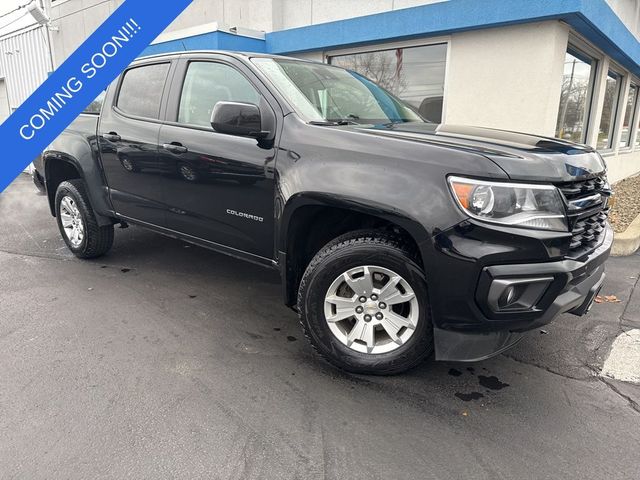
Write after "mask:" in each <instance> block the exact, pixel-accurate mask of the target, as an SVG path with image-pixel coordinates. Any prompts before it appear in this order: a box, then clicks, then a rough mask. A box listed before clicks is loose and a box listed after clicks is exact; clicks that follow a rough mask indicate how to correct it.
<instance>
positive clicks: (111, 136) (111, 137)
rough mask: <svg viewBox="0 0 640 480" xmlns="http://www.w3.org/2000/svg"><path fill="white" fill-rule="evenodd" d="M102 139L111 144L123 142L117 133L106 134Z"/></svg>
mask: <svg viewBox="0 0 640 480" xmlns="http://www.w3.org/2000/svg"><path fill="white" fill-rule="evenodd" d="M102 138H104V139H105V140H108V141H110V142H119V141H120V140H121V137H120V135H118V134H117V133H116V132H109V133H105V134H103V135H102Z"/></svg>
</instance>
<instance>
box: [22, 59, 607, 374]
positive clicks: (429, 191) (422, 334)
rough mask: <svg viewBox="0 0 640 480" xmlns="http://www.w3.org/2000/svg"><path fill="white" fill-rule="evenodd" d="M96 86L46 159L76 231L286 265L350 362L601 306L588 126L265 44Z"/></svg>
mask: <svg viewBox="0 0 640 480" xmlns="http://www.w3.org/2000/svg"><path fill="white" fill-rule="evenodd" d="M97 103H98V104H101V107H100V108H98V109H95V110H96V111H97V112H99V113H90V114H82V115H80V116H79V117H78V118H77V119H76V120H75V122H74V123H73V124H72V125H71V126H70V127H69V128H68V129H67V130H66V131H65V132H64V133H63V134H62V135H60V137H58V138H57V139H56V140H55V141H54V142H53V143H52V144H51V145H50V146H49V147H48V148H47V150H46V151H45V152H44V153H43V155H42V157H41V159H40V160H39V161H38V162H37V169H36V172H35V181H36V183H40V184H42V185H43V186H44V188H45V189H46V193H47V196H48V201H49V204H50V207H51V213H52V214H53V216H54V217H56V219H57V222H58V226H59V228H60V232H61V234H62V237H63V238H64V241H65V242H66V244H67V245H68V247H69V249H70V250H71V251H72V252H73V253H74V254H75V255H76V256H77V257H80V258H93V257H98V256H100V255H104V254H105V253H107V252H108V251H109V249H110V247H111V246H112V243H113V241H114V225H118V224H121V225H123V226H127V225H128V224H135V225H139V226H142V227H145V228H149V229H152V230H154V231H156V232H159V233H161V234H165V235H169V236H172V237H176V238H179V239H182V240H185V241H187V242H191V243H194V244H196V245H200V246H202V247H206V248H210V249H213V250H217V251H219V252H222V253H225V254H228V255H232V256H234V257H237V258H239V259H244V260H248V261H250V262H254V263H257V264H259V265H263V266H265V267H269V268H275V269H278V270H279V272H280V275H281V277H282V285H283V297H284V302H285V304H286V305H288V306H290V307H292V308H293V309H294V310H296V311H297V312H298V314H299V317H300V322H301V324H302V328H303V329H304V333H305V334H306V336H307V338H308V339H309V341H310V342H311V344H312V345H313V347H314V348H315V349H316V350H317V351H318V352H319V353H320V354H321V355H322V356H323V357H324V358H326V359H327V360H328V361H329V362H331V363H332V364H333V365H335V366H337V367H339V368H342V369H345V370H348V371H352V372H358V373H370V374H393V373H398V372H402V371H404V370H406V369H408V368H410V367H413V366H415V365H417V364H418V363H419V362H421V361H422V360H423V359H425V358H426V357H429V356H434V357H435V359H441V360H454V361H477V360H482V359H485V358H488V357H490V356H493V355H496V354H498V353H500V352H502V351H504V350H505V349H507V348H509V347H510V346H512V345H513V344H514V343H515V342H517V341H518V340H519V339H520V338H521V337H522V336H523V334H524V333H525V332H527V331H529V330H532V329H534V328H537V327H540V326H541V325H544V324H546V323H548V322H551V321H552V320H553V319H554V318H556V317H557V316H558V315H559V314H561V313H565V312H569V313H573V314H576V315H583V314H585V313H586V312H587V311H588V310H589V307H590V305H591V303H592V301H593V299H594V297H595V296H596V294H597V292H598V290H599V289H600V286H601V285H602V282H603V280H604V277H605V274H604V262H605V260H606V259H607V257H608V256H609V251H610V248H611V243H612V237H613V235H612V231H611V228H610V226H609V225H608V223H607V213H608V208H609V201H610V196H611V190H610V187H609V184H608V182H607V178H606V167H605V164H604V162H603V160H602V158H601V157H600V155H599V154H598V153H597V152H596V151H594V150H593V149H592V148H590V147H588V146H584V145H578V144H575V143H571V142H567V141H563V140H559V139H554V138H545V137H540V136H534V135H526V134H522V133H514V132H507V131H501V130H491V129H483V128H475V127H462V126H454V125H446V124H442V125H439V124H434V123H430V122H428V121H427V120H426V119H423V118H422V117H420V115H419V114H418V113H416V111H415V109H414V108H412V107H411V106H409V105H408V104H406V103H404V102H403V101H401V100H399V99H398V98H396V97H394V96H393V95H391V94H390V93H389V92H387V91H386V90H384V89H383V88H381V87H380V86H378V85H376V84H375V83H373V82H372V81H370V80H369V79H367V78H365V77H363V76H361V75H359V74H358V73H356V72H352V71H348V70H344V69H341V68H337V67H334V66H331V65H326V64H321V63H314V62H309V61H302V60H297V59H292V58H286V57H277V56H269V55H261V54H255V55H254V54H242V53H230V52H214V51H202V52H182V53H176V54H167V55H160V56H152V57H145V58H141V59H139V60H137V61H136V62H135V63H133V64H132V65H130V66H129V67H128V68H127V69H126V70H125V71H124V72H123V73H122V74H121V75H120V76H119V77H118V78H117V79H116V80H115V81H114V82H113V83H112V84H111V85H110V86H109V87H108V89H107V90H106V93H105V94H104V96H103V98H101V99H99V100H98V102H97ZM94 106H95V105H94Z"/></svg>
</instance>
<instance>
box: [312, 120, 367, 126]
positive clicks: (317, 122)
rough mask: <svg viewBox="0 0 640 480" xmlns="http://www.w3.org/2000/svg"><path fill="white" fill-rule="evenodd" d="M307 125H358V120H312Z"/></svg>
mask: <svg viewBox="0 0 640 480" xmlns="http://www.w3.org/2000/svg"><path fill="white" fill-rule="evenodd" d="M309 125H321V126H324V127H336V126H338V125H359V123H358V122H354V121H353V120H347V119H340V120H312V121H310V122H309Z"/></svg>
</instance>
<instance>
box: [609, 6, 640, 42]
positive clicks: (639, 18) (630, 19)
mask: <svg viewBox="0 0 640 480" xmlns="http://www.w3.org/2000/svg"><path fill="white" fill-rule="evenodd" d="M606 1H607V3H608V4H609V6H610V7H611V9H612V10H613V11H614V12H615V13H616V15H617V16H618V18H620V20H622V23H624V24H625V25H626V27H627V28H628V29H629V31H630V32H631V33H633V34H634V35H635V37H636V38H637V39H638V40H640V0H606Z"/></svg>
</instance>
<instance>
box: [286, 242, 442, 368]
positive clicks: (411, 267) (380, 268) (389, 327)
mask: <svg viewBox="0 0 640 480" xmlns="http://www.w3.org/2000/svg"><path fill="white" fill-rule="evenodd" d="M413 257H414V256H413V255H412V253H411V252H410V249H408V248H407V247H405V246H404V245H403V243H402V242H401V241H400V240H399V239H397V238H395V237H393V236H388V235H386V234H381V233H371V232H356V233H354V234H350V235H348V236H343V237H341V238H338V239H336V240H335V241H333V242H331V243H329V244H328V245H327V246H325V247H324V248H323V249H322V250H321V251H320V252H319V253H318V254H317V255H316V256H315V257H314V258H313V260H312V261H311V263H310V264H309V266H308V267H307V269H306V271H305V274H304V276H303V279H302V282H301V285H300V290H299V293H298V310H299V312H300V321H301V323H302V326H303V328H304V331H305V334H306V335H307V337H308V338H309V340H310V341H311V344H312V345H313V346H314V348H315V349H316V350H317V351H318V352H319V353H320V354H321V355H322V356H323V357H325V358H326V359H327V360H328V361H329V362H330V363H332V364H333V365H336V366H338V367H339V368H342V369H344V370H348V371H351V372H355V373H369V374H378V375H390V374H395V373H400V372H402V371H405V370H407V369H409V368H411V367H413V366H415V365H417V364H419V363H420V362H422V361H423V360H424V359H425V358H426V357H427V356H429V355H430V354H431V352H432V351H433V327H432V324H431V317H430V309H429V302H428V298H427V286H426V282H425V277H424V273H423V272H422V270H421V268H420V267H419V266H418V264H417V263H416V262H415V259H414V258H413Z"/></svg>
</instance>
